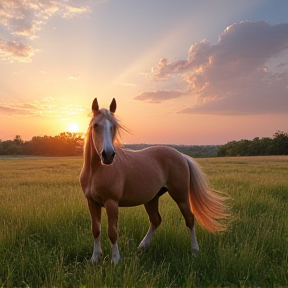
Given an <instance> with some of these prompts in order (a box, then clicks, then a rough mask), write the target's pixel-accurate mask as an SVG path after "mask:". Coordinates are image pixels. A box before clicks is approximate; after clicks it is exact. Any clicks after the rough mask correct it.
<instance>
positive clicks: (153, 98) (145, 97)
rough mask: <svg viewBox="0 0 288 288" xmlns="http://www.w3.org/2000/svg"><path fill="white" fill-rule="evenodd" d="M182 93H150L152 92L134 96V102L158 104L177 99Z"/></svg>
mask: <svg viewBox="0 0 288 288" xmlns="http://www.w3.org/2000/svg"><path fill="white" fill-rule="evenodd" d="M183 94H184V93H183V92H181V91H175V90H173V91H161V90H160V91H152V92H143V93H141V94H139V95H138V96H136V97H135V98H134V99H135V100H140V101H145V102H150V103H151V102H152V103H160V102H162V101H165V100H170V99H175V98H179V97H181V96H182V95H183Z"/></svg>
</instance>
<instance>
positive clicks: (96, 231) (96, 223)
mask: <svg viewBox="0 0 288 288" xmlns="http://www.w3.org/2000/svg"><path fill="white" fill-rule="evenodd" d="M88 207H89V211H90V215H91V222H92V233H93V236H94V248H93V254H92V257H91V260H92V262H93V263H94V262H97V261H98V259H99V257H100V255H101V254H102V249H101V206H100V205H99V204H97V203H95V202H91V201H89V200H88Z"/></svg>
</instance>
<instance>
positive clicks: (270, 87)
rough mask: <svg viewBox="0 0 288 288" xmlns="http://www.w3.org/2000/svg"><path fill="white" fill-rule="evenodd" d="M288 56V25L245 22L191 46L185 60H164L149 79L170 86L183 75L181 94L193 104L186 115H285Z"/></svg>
mask: <svg viewBox="0 0 288 288" xmlns="http://www.w3.org/2000/svg"><path fill="white" fill-rule="evenodd" d="M287 56H288V23H283V24H278V25H274V26H272V25H270V24H269V23H267V22H265V21H259V22H249V21H244V22H240V23H235V24H233V25H231V26H229V27H228V28H226V29H225V30H224V32H223V33H222V34H221V35H220V37H219V41H218V43H216V44H215V45H212V44H211V43H209V42H208V41H207V40H203V41H201V42H199V43H196V44H194V45H192V46H191V47H190V49H189V51H188V59H187V60H179V61H175V62H169V60H167V59H165V58H162V59H161V60H160V62H159V63H158V65H157V66H155V67H153V68H152V70H151V73H150V74H148V75H147V78H148V79H149V80H150V81H157V82H160V81H162V82H163V81H166V82H167V81H169V80H170V78H171V76H172V75H181V77H182V79H183V82H184V83H185V84H186V91H185V92H186V93H182V96H183V95H184V94H185V95H187V94H189V95H190V97H191V98H193V101H191V102H193V103H194V104H193V106H191V107H189V108H186V109H185V110H182V111H180V112H183V113H204V114H205V113H208V114H255V113H258V114H259V113H284V112H285V111H286V112H285V113H287V111H288V110H287V109H288V96H287V95H288V90H287V83H288V65H287V64H288V57H287ZM275 63H276V64H275ZM166 92H169V91H166ZM145 93H146V94H147V93H149V92H143V93H142V94H144V95H145ZM180 94H181V93H180ZM149 95H150V96H151V99H150V100H151V102H153V94H149ZM154 95H155V97H156V100H158V101H159V98H157V95H156V94H154ZM135 99H138V100H142V101H143V100H145V99H141V98H139V97H138V96H137V97H135Z"/></svg>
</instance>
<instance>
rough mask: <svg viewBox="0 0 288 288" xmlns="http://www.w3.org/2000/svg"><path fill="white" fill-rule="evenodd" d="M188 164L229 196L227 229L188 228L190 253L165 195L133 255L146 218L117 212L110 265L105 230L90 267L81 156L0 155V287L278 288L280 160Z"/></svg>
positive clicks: (286, 280) (286, 264)
mask: <svg viewBox="0 0 288 288" xmlns="http://www.w3.org/2000/svg"><path fill="white" fill-rule="evenodd" d="M196 160H197V162H199V163H200V164H201V165H202V167H203V170H204V172H205V173H206V174H207V176H208V179H209V181H210V182H211V185H212V187H213V188H214V189H216V190H220V191H224V192H227V193H229V194H230V195H231V197H232V198H233V200H229V205H230V206H231V214H232V217H231V223H230V226H229V229H228V230H227V231H225V232H223V233H220V234H216V235H213V234H210V233H208V232H206V231H204V230H202V229H201V228H200V227H199V226H196V233H197V236H198V242H199V245H200V252H199V253H198V254H197V256H196V257H192V256H191V251H190V240H189V233H188V230H187V228H186V227H185V223H184V220H183V218H182V216H181V215H180V212H179V211H178V209H177V207H176V205H175V204H174V202H173V201H172V200H171V199H170V198H169V195H164V196H163V197H162V198H161V200H160V212H161V215H162V218H163V219H164V222H163V224H162V226H161V227H160V228H159V230H158V231H157V233H156V235H155V238H154V239H153V242H152V244H151V246H150V248H149V249H147V250H144V251H138V250H137V246H138V244H139V242H140V241H141V239H142V238H143V236H144V235H145V233H146V231H147V229H148V225H149V223H148V219H147V216H146V213H145V211H144V208H143V207H141V206H140V207H133V208H121V209H120V223H119V227H120V230H119V249H120V253H121V256H122V259H121V261H120V263H119V264H118V265H117V266H115V265H112V264H111V263H110V255H109V253H110V244H109V241H108V239H107V237H106V234H105V233H103V235H102V246H103V247H102V248H103V253H104V254H103V257H102V259H101V261H100V262H99V263H97V264H92V263H90V261H89V259H90V257H91V254H92V248H93V237H92V233H91V231H90V216H89V213H88V209H87V207H86V201H85V198H84V195H83V194H82V191H81V189H80V186H79V183H78V175H79V173H80V170H81V165H82V159H81V158H23V159H8V158H5V159H0V287H33V288H34V287H79V288H80V287H82V288H84V287H87V288H88V287H147V288H148V287H175V288H176V287H287V286H288V249H287V247H288V212H287V211H288V156H285V157H284V156H283V157H251V158H248V157H247V158H240V157H238V158H210V159H196ZM104 213H105V212H104ZM106 226H107V224H106V216H105V215H103V230H106Z"/></svg>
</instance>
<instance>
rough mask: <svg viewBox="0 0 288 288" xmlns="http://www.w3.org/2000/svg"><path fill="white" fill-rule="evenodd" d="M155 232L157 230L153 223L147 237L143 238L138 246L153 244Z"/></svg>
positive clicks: (143, 246)
mask: <svg viewBox="0 0 288 288" xmlns="http://www.w3.org/2000/svg"><path fill="white" fill-rule="evenodd" d="M154 232H155V230H153V229H152V227H151V225H150V227H149V230H148V232H147V234H146V235H145V237H144V238H143V240H142V241H141V243H140V244H139V246H138V248H145V247H148V246H149V245H150V244H151V241H152V238H153V235H154Z"/></svg>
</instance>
